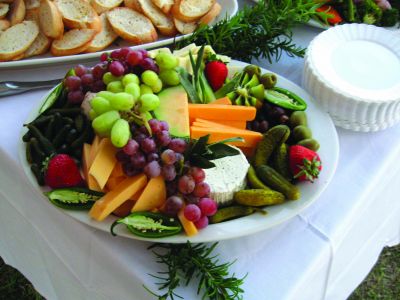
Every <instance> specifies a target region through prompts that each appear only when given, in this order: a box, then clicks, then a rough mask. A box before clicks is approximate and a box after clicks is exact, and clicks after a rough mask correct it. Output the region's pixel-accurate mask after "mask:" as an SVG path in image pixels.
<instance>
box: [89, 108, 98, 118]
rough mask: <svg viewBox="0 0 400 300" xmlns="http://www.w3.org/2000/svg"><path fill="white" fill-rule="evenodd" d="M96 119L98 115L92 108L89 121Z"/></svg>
mask: <svg viewBox="0 0 400 300" xmlns="http://www.w3.org/2000/svg"><path fill="white" fill-rule="evenodd" d="M96 117H97V113H96V112H95V111H94V109H93V108H92V109H91V110H89V119H90V120H94V119H95V118H96Z"/></svg>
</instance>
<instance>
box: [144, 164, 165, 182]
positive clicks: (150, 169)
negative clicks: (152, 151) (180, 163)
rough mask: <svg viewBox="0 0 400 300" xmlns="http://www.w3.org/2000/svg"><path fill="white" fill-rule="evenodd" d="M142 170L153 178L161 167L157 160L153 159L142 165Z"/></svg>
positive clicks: (159, 172) (158, 173) (157, 174)
mask: <svg viewBox="0 0 400 300" xmlns="http://www.w3.org/2000/svg"><path fill="white" fill-rule="evenodd" d="M143 171H144V173H145V174H146V175H147V176H148V177H150V178H153V177H157V176H159V175H160V174H161V167H160V164H159V163H158V161H156V160H153V161H151V162H149V163H148V164H147V165H146V166H145V167H144V169H143Z"/></svg>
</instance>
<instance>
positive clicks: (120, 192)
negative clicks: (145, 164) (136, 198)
mask: <svg viewBox="0 0 400 300" xmlns="http://www.w3.org/2000/svg"><path fill="white" fill-rule="evenodd" d="M146 183H147V177H146V175H145V174H143V173H142V174H139V175H136V176H134V177H127V178H126V179H124V180H123V181H122V182H121V183H120V184H118V185H117V186H116V187H115V188H114V189H113V190H111V191H109V192H108V193H107V194H105V195H104V196H103V197H101V198H100V199H99V200H97V201H96V202H95V203H94V205H93V206H92V208H91V209H90V211H89V215H90V217H91V218H93V219H95V220H97V221H103V220H104V219H105V218H107V216H109V215H110V214H111V213H112V212H113V211H114V210H115V209H116V208H118V207H119V206H121V204H122V203H124V202H125V201H127V200H128V199H129V198H131V197H132V196H133V195H134V194H135V193H137V192H138V191H140V190H141V189H143V188H144V187H145V185H146Z"/></svg>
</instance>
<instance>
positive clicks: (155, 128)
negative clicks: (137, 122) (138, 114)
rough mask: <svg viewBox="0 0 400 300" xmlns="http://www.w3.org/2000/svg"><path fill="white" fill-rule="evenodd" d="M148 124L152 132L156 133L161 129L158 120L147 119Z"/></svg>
mask: <svg viewBox="0 0 400 300" xmlns="http://www.w3.org/2000/svg"><path fill="white" fill-rule="evenodd" d="M149 125H150V128H151V132H152V133H153V134H157V133H159V132H160V131H161V126H160V122H159V121H158V120H157V119H151V120H149Z"/></svg>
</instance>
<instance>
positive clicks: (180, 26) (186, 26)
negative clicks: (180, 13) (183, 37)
mask: <svg viewBox="0 0 400 300" xmlns="http://www.w3.org/2000/svg"><path fill="white" fill-rule="evenodd" d="M174 24H175V27H176V29H177V30H178V31H179V32H180V33H182V34H189V33H192V32H193V31H195V30H196V28H197V26H198V24H197V22H196V21H194V22H183V21H181V20H179V19H177V18H174Z"/></svg>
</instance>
